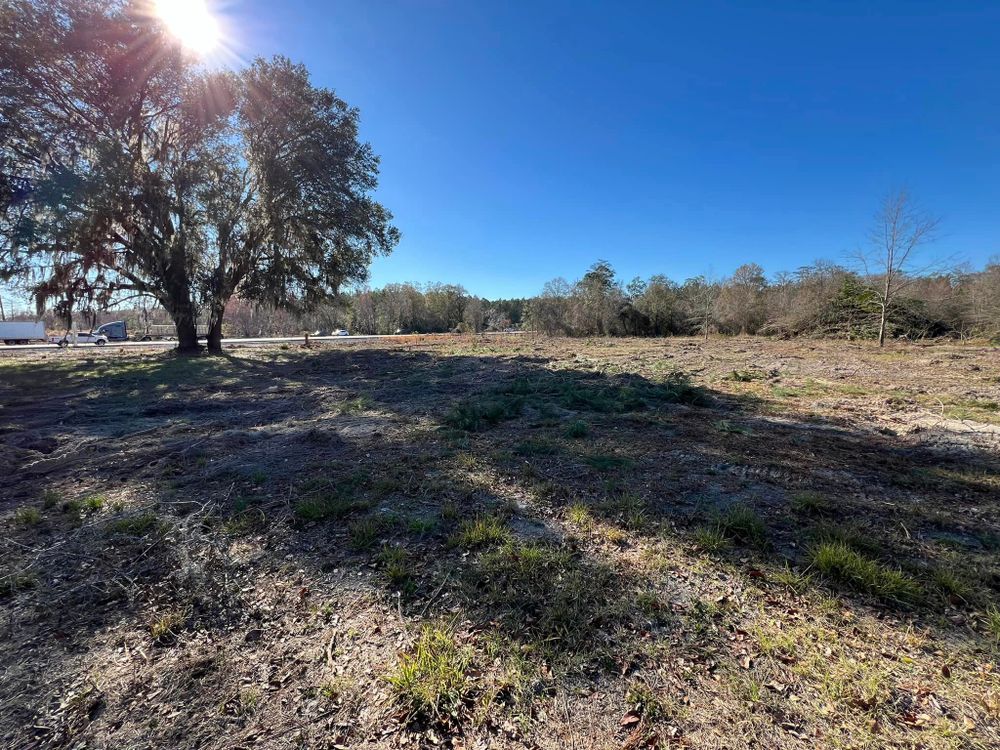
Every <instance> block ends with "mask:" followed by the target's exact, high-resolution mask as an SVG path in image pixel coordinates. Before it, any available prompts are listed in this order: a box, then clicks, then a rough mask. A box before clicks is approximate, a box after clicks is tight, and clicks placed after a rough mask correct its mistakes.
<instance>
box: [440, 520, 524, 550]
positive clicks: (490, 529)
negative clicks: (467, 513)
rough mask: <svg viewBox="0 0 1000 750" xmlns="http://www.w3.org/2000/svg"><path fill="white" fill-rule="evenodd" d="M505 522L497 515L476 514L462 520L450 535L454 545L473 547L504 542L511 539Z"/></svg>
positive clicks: (466, 547)
mask: <svg viewBox="0 0 1000 750" xmlns="http://www.w3.org/2000/svg"><path fill="white" fill-rule="evenodd" d="M512 538H513V537H512V535H511V533H510V529H508V528H507V524H505V523H504V521H503V520H502V519H500V518H498V517H497V516H477V517H476V518H471V519H468V520H466V521H463V522H462V524H461V525H460V526H459V527H458V531H456V532H455V533H454V534H453V535H452V537H451V544H452V545H453V546H455V547H464V548H465V549H473V548H475V547H486V546H489V545H496V544H504V543H505V542H509V541H510V540H511V539H512Z"/></svg>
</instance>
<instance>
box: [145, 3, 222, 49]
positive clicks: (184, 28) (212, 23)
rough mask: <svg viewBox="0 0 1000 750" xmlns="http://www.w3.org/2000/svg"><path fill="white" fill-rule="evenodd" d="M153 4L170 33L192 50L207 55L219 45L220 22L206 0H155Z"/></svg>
mask: <svg viewBox="0 0 1000 750" xmlns="http://www.w3.org/2000/svg"><path fill="white" fill-rule="evenodd" d="M153 4H154V6H155V8H156V15H158V16H159V17H160V18H161V19H162V21H163V23H164V24H165V25H166V27H167V29H169V30H170V33H171V34H173V35H174V36H176V37H177V39H178V40H179V41H180V43H181V44H183V45H184V46H185V47H187V48H188V49H190V50H191V51H192V52H195V53H197V54H199V55H207V54H208V53H209V52H212V51H213V50H214V49H215V48H216V47H217V46H218V45H219V42H220V37H221V35H220V32H219V22H218V21H217V20H216V18H215V16H213V15H212V12H211V11H210V10H209V9H208V5H207V4H206V2H205V0H154V3H153Z"/></svg>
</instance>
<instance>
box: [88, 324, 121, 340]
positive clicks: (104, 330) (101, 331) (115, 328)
mask: <svg viewBox="0 0 1000 750" xmlns="http://www.w3.org/2000/svg"><path fill="white" fill-rule="evenodd" d="M94 333H96V334H98V335H101V336H107V337H108V341H127V340H128V328H127V327H126V325H125V321H124V320H115V321H112V322H111V323H105V324H104V325H102V326H98V328H97V330H96V331H94Z"/></svg>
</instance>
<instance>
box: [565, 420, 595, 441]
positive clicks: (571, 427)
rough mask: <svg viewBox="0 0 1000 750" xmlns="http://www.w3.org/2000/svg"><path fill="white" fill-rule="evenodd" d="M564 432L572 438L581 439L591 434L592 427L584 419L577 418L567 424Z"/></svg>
mask: <svg viewBox="0 0 1000 750" xmlns="http://www.w3.org/2000/svg"><path fill="white" fill-rule="evenodd" d="M564 434H565V435H566V437H568V438H570V439H571V440H581V439H583V438H585V437H587V435H588V434H590V427H589V426H588V425H587V423H586V422H584V421H583V420H582V419H575V420H573V421H572V422H570V423H569V424H568V425H567V426H566V431H565V433H564Z"/></svg>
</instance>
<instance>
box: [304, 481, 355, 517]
mask: <svg viewBox="0 0 1000 750" xmlns="http://www.w3.org/2000/svg"><path fill="white" fill-rule="evenodd" d="M361 483H362V479H361V478H360V477H358V476H352V477H349V478H347V479H345V480H343V481H340V482H337V483H335V482H333V481H332V480H327V479H320V480H313V481H310V482H307V483H305V484H304V485H303V487H302V489H303V492H304V496H303V497H302V498H301V499H299V500H298V502H296V503H295V505H294V511H295V515H296V516H297V517H298V518H299V519H301V520H302V521H327V520H339V519H342V518H346V517H347V516H349V515H351V514H352V513H358V512H361V511H366V510H368V509H369V508H371V505H372V503H371V501H370V500H368V499H366V498H364V497H361V496H360V495H359V492H360V489H361V487H360V485H361Z"/></svg>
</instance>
